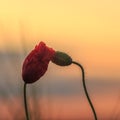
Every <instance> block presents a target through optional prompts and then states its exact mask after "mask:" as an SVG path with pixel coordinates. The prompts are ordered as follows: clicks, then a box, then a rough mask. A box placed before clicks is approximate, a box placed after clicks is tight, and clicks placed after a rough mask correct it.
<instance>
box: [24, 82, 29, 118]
mask: <svg viewBox="0 0 120 120" xmlns="http://www.w3.org/2000/svg"><path fill="white" fill-rule="evenodd" d="M26 87H27V84H26V83H24V106H25V114H26V120H29V115H28V108H27V100H26Z"/></svg>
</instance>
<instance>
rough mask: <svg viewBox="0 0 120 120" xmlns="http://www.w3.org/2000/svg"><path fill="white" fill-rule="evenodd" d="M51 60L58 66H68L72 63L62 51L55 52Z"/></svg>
mask: <svg viewBox="0 0 120 120" xmlns="http://www.w3.org/2000/svg"><path fill="white" fill-rule="evenodd" d="M52 62H53V63H55V64H56V65H60V66H68V65H70V64H71V63H72V58H71V57H70V56H69V55H67V54H66V53H63V52H59V51H57V52H55V55H54V56H53V59H52Z"/></svg>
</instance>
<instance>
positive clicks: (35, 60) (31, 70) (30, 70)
mask: <svg viewBox="0 0 120 120" xmlns="http://www.w3.org/2000/svg"><path fill="white" fill-rule="evenodd" d="M54 54H55V51H54V50H53V49H52V48H49V47H47V46H46V45H45V43H43V42H40V43H39V45H37V46H36V47H35V49H34V50H32V51H31V52H30V54H29V55H28V56H27V57H26V58H25V61H24V63H23V67H22V78H23V80H24V82H25V83H33V82H35V81H37V80H38V79H39V78H40V77H41V76H43V75H44V74H45V72H46V71H47V68H48V64H49V61H50V60H51V59H52V58H53V56H54Z"/></svg>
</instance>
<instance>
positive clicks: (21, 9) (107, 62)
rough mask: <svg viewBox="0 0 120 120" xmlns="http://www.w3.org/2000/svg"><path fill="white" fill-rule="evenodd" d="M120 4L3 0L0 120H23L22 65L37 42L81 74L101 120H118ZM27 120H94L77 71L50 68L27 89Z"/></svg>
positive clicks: (0, 9)
mask: <svg viewBox="0 0 120 120" xmlns="http://www.w3.org/2000/svg"><path fill="white" fill-rule="evenodd" d="M119 6H120V1H119V0H114V1H113V0H90V1H89V0H84V1H81V0H60V1H58V0H44V1H43V0H34V1H33V0H17V1H16V0H3V1H2V0H1V1H0V111H1V112H0V120H25V113H24V103H23V85H24V82H23V80H22V77H21V68H22V63H23V61H24V58H25V57H26V55H27V54H28V53H29V52H30V51H31V50H32V49H34V47H35V45H36V44H38V43H39V42H40V41H44V42H45V43H46V44H47V45H48V46H50V47H52V48H53V49H55V50H58V51H63V52H66V53H67V54H69V55H70V56H71V57H72V58H73V60H74V61H77V62H79V63H81V64H82V65H83V66H84V68H85V75H86V85H87V88H88V91H89V94H90V97H91V100H92V102H93V105H94V107H95V110H96V112H97V116H98V118H99V120H120V7H119ZM27 98H28V104H29V111H30V115H31V120H93V119H94V117H93V113H92V111H91V108H90V106H89V104H88V101H87V99H86V96H85V94H84V90H83V86H82V81H81V71H80V69H79V68H78V67H77V66H75V65H71V66H69V67H60V66H57V65H55V64H53V63H50V64H49V67H48V71H47V72H46V74H45V75H44V76H43V77H42V78H40V80H39V81H37V82H35V83H34V84H30V85H28V88H27Z"/></svg>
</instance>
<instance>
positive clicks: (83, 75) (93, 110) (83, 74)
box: [72, 61, 97, 120]
mask: <svg viewBox="0 0 120 120" xmlns="http://www.w3.org/2000/svg"><path fill="white" fill-rule="evenodd" d="M72 63H73V64H76V65H78V66H79V67H80V68H81V70H82V82H83V87H84V91H85V94H86V97H87V99H88V102H89V104H90V107H91V109H92V112H93V114H94V118H95V120H97V115H96V112H95V109H94V106H93V104H92V102H91V100H90V97H89V95H88V92H87V88H86V84H85V72H84V68H83V66H82V65H81V64H79V63H77V62H75V61H72Z"/></svg>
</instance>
